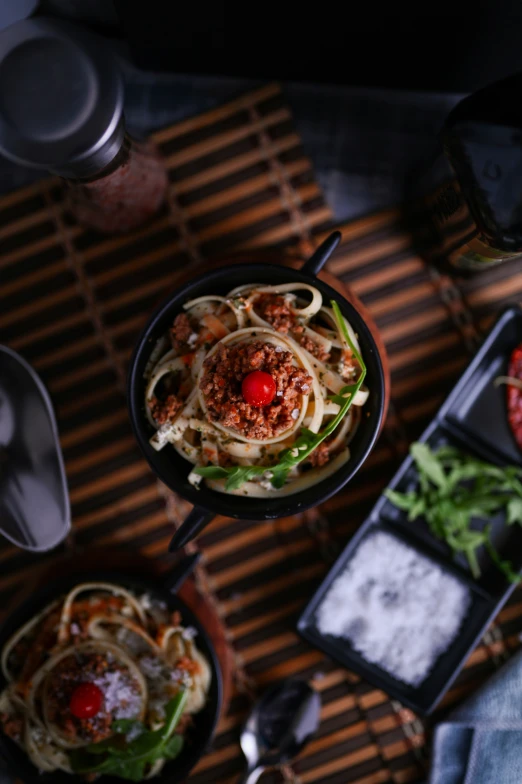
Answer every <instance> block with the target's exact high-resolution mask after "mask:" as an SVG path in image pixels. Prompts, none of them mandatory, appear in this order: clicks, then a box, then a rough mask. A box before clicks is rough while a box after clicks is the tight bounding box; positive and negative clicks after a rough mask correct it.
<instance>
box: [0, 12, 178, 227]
mask: <svg viewBox="0 0 522 784" xmlns="http://www.w3.org/2000/svg"><path fill="white" fill-rule="evenodd" d="M0 152H1V153H3V154H4V155H5V156H6V157H8V158H10V159H11V160H13V161H15V162H16V163H19V164H23V165H26V166H30V167H32V168H36V169H42V170H47V171H50V172H52V173H53V174H57V175H59V176H60V177H61V178H62V179H63V181H64V183H65V187H66V200H67V203H68V206H69V207H70V209H71V211H72V213H73V214H74V215H75V216H76V218H77V220H78V221H79V222H81V223H83V224H84V225H86V226H88V227H90V228H93V229H96V230H98V231H101V232H105V233H116V234H117V233H122V232H126V231H130V230H132V229H134V228H136V227H137V226H139V225H140V224H141V223H143V222H144V221H146V220H147V219H148V218H149V217H150V216H151V215H153V214H154V213H155V212H156V211H157V210H158V208H159V207H160V205H161V204H162V202H163V201H164V199H165V193H166V190H167V186H168V176H167V172H166V171H165V167H164V165H163V162H162V160H161V158H160V156H159V154H158V152H157V150H156V149H155V148H154V146H153V145H152V144H149V143H142V142H137V141H135V140H133V139H131V138H130V137H129V136H128V135H127V134H126V132H125V122H124V117H123V82H122V78H121V74H120V72H119V69H118V66H117V63H116V61H115V59H114V57H113V56H112V53H111V52H110V50H109V49H108V48H107V47H106V45H105V44H104V42H103V41H102V40H101V39H99V38H96V37H95V36H93V35H92V34H90V33H88V32H86V31H85V30H83V29H81V28H78V27H75V26H74V25H72V24H69V23H66V22H62V21H57V20H54V19H46V18H45V17H35V18H32V19H25V20H23V21H21V22H18V23H16V24H14V25H11V26H10V27H9V28H7V29H6V30H2V31H0Z"/></svg>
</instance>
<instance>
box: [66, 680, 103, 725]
mask: <svg viewBox="0 0 522 784" xmlns="http://www.w3.org/2000/svg"><path fill="white" fill-rule="evenodd" d="M102 703H103V692H102V690H101V689H99V688H98V686H96V684H95V683H80V685H79V686H77V687H76V688H75V690H74V691H73V693H72V695H71V702H70V704H69V709H70V711H71V713H72V715H73V716H76V718H77V719H92V718H93V716H96V715H97V714H98V713H99V712H100V710H101V706H102Z"/></svg>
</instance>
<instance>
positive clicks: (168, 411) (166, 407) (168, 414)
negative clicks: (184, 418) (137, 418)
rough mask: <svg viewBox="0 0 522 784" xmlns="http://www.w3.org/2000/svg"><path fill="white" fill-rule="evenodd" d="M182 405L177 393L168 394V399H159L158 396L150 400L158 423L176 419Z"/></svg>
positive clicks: (152, 411) (151, 409) (151, 410)
mask: <svg viewBox="0 0 522 784" xmlns="http://www.w3.org/2000/svg"><path fill="white" fill-rule="evenodd" d="M182 406H183V403H182V401H181V400H180V399H179V398H178V397H176V395H168V397H167V398H166V400H158V398H157V397H153V398H151V399H150V400H149V408H150V413H151V414H152V416H153V418H154V420H155V421H156V422H157V423H158V425H164V424H165V423H166V422H172V421H174V417H175V416H176V414H177V413H178V411H179V410H180V408H182Z"/></svg>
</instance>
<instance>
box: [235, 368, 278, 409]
mask: <svg viewBox="0 0 522 784" xmlns="http://www.w3.org/2000/svg"><path fill="white" fill-rule="evenodd" d="M241 391H242V392H243V398H244V400H245V403H248V404H249V405H250V406H258V407H261V406H268V405H270V403H271V402H272V400H273V399H274V397H275V393H276V382H275V381H274V379H273V378H272V376H271V375H270V373H264V372H263V371H262V370H254V372H253V373H249V374H248V376H245V378H244V379H243V383H242V385H241Z"/></svg>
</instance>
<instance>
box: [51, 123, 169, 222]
mask: <svg viewBox="0 0 522 784" xmlns="http://www.w3.org/2000/svg"><path fill="white" fill-rule="evenodd" d="M64 183H65V185H66V187H67V203H68V206H69V208H70V210H71V212H72V213H73V214H74V216H75V217H76V219H77V220H78V221H79V222H80V223H82V224H84V225H85V226H89V227H91V228H93V229H96V230H97V231H101V232H105V233H108V234H117V233H123V232H126V231H130V230H131V229H134V228H136V227H137V226H139V225H140V224H142V223H143V222H144V221H146V220H147V219H148V218H150V216H151V215H154V213H155V212H157V210H158V209H159V207H160V206H161V204H162V203H163V201H164V199H165V193H166V190H167V186H168V176H167V172H166V170H165V166H164V163H163V160H162V159H161V157H160V155H159V153H158V151H157V149H156V148H155V146H154V145H153V144H152V143H151V142H138V141H136V140H134V139H132V138H131V137H130V136H129V135H128V134H126V135H125V139H124V141H123V144H122V146H121V149H120V151H119V152H118V153H117V155H116V157H115V158H114V160H113V161H111V163H110V164H108V165H107V166H106V167H105V168H104V169H102V171H100V172H99V173H98V174H97V175H96V176H94V177H91V178H85V179H77V180H73V179H65V180H64Z"/></svg>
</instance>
